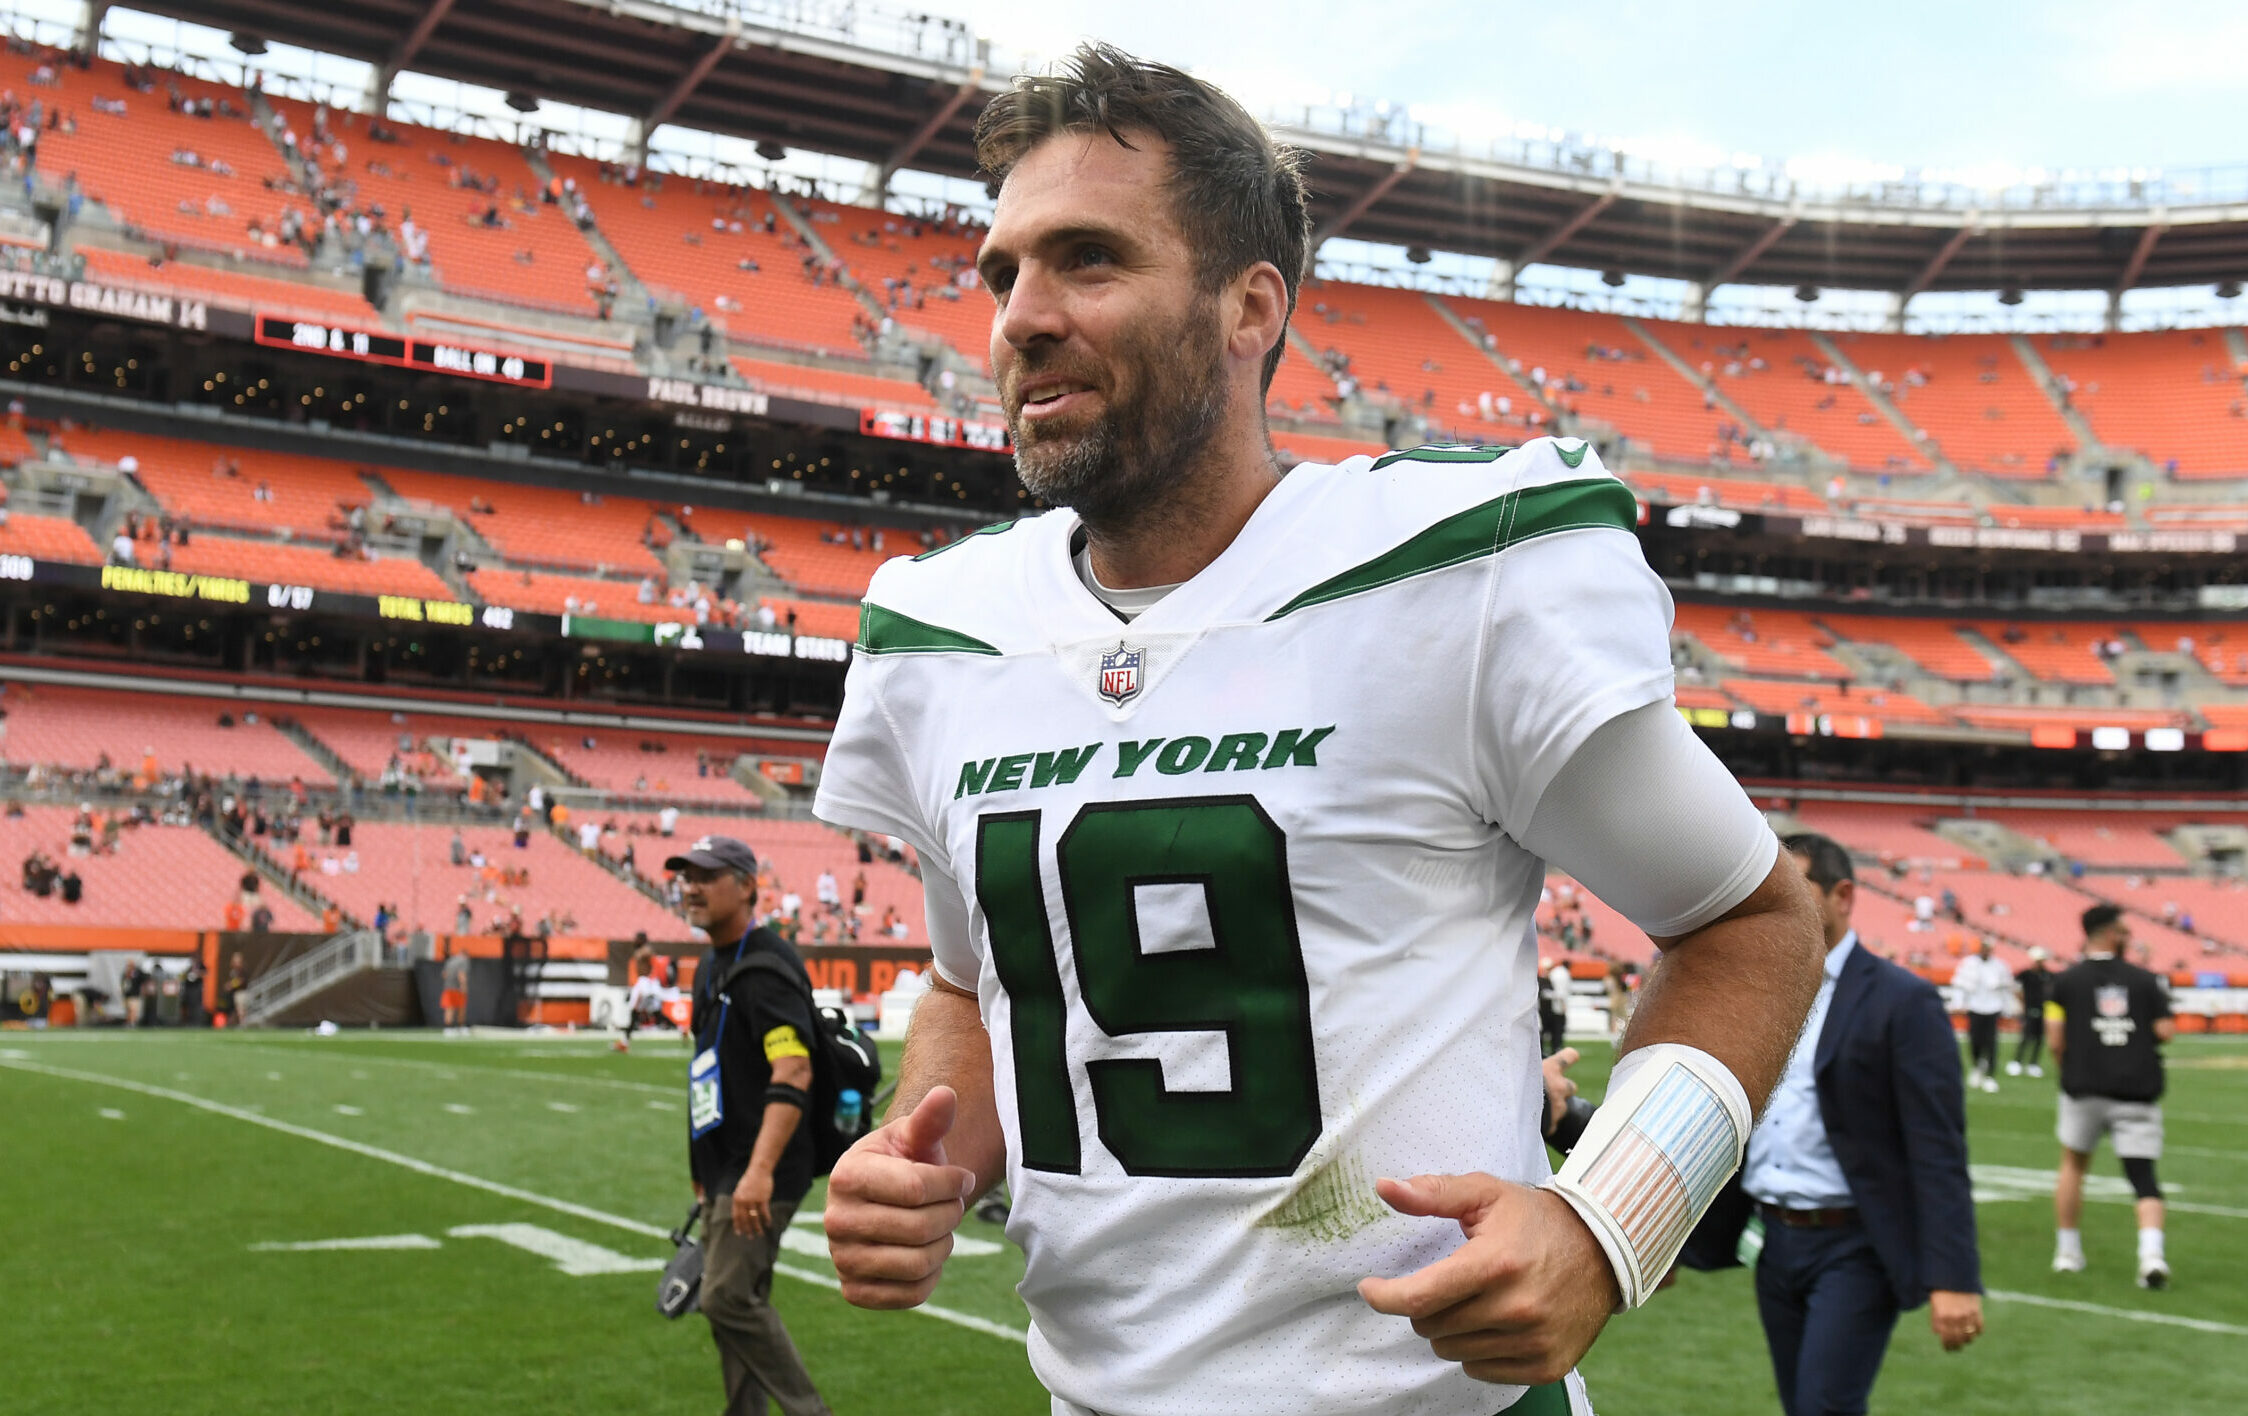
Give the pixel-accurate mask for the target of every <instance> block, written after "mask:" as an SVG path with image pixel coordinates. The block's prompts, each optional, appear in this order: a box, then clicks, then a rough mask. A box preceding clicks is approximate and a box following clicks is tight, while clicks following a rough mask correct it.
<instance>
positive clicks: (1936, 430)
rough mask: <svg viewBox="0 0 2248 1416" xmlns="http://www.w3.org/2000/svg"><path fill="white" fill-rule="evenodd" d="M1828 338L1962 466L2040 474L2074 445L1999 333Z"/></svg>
mask: <svg viewBox="0 0 2248 1416" xmlns="http://www.w3.org/2000/svg"><path fill="white" fill-rule="evenodd" d="M1834 342H1835V344H1836V345H1837V346H1838V347H1839V348H1840V349H1841V350H1842V352H1843V353H1844V354H1846V355H1848V356H1849V358H1850V361H1851V362H1852V363H1854V364H1856V365H1857V366H1858V369H1859V371H1860V372H1862V373H1864V374H1865V376H1866V377H1867V378H1869V379H1876V380H1878V382H1879V383H1880V384H1881V386H1882V387H1883V388H1886V389H1888V390H1889V397H1890V400H1891V401H1892V402H1893V403H1895V404H1896V405H1897V409H1898V411H1899V412H1901V413H1903V414H1904V415H1905V418H1906V420H1907V421H1909V422H1910V423H1911V424H1912V425H1913V426H1914V427H1916V428H1919V429H1921V430H1922V431H1924V432H1926V433H1928V434H1929V435H1930V436H1932V437H1933V438H1934V439H1935V440H1936V445H1937V446H1938V447H1939V448H1941V449H1942V451H1943V454H1944V456H1946V457H1948V458H1950V459H1951V461H1952V462H1953V464H1954V465H1956V466H1957V467H1958V468H1959V470H1960V471H1962V472H1968V473H1978V474H1981V475H1983V476H1986V477H2026V478H2042V477H2047V476H2050V475H2051V473H2050V471H2049V470H2048V468H2047V460H2048V459H2049V458H2051V457H2053V456H2055V455H2056V454H2058V455H2060V456H2064V457H2065V456H2067V455H2069V454H2071V453H2073V452H2075V451H2076V435H2075V434H2074V433H2072V432H2070V431H2069V426H2068V424H2067V423H2065V422H2063V421H2062V419H2061V415H2060V414H2059V413H2058V412H2056V411H2055V410H2054V408H2053V403H2052V400H2051V399H2049V398H2047V397H2046V396H2045V391H2044V390H2043V389H2041V388H2039V387H2038V386H2037V383H2036V381H2035V380H2034V379H2032V378H2031V377H2030V373H2029V370H2028V369H2027V368H2025V367H2023V365H2022V361H2021V357H2020V356H2019V355H2017V354H2016V353H2015V352H2014V346H2013V343H2012V341H2011V340H2009V339H2008V338H2007V336H2005V335H2002V334H1954V335H1941V336H1930V335H1921V334H1852V333H1843V332H1838V333H1836V334H1835V335H1834Z"/></svg>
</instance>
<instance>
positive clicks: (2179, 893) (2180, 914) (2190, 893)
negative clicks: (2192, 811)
mask: <svg viewBox="0 0 2248 1416" xmlns="http://www.w3.org/2000/svg"><path fill="white" fill-rule="evenodd" d="M2077 884H2078V885H2079V886H2081V887H2082V888H2084V889H2086V890H2089V891H2091V892H2092V893H2093V894H2095V895H2098V896H2099V897H2100V898H2101V899H2103V900H2113V901H2114V902H2115V903H2116V904H2119V905H2121V906H2123V907H2124V908H2125V909H2128V910H2134V911H2136V912H2138V913H2139V914H2142V915H2145V916H2146V917H2147V918H2149V919H2156V920H2164V921H2166V922H2171V923H2172V927H2174V928H2175V929H2176V930H2177V931H2178V932H2179V933H2180V934H2188V935H2192V936H2194V937H2196V938H2201V939H2214V940H2216V941H2218V942H2219V943H2221V944H2225V945H2229V946H2230V947H2232V948H2234V949H2248V881H2243V880H2241V879H2239V878H2237V877H2235V878H2233V879H2230V880H2203V879H2199V878H2197V877H2194V876H2188V875H2120V876H2119V875H2090V874H2087V875H2086V876H2084V878H2083V879H2081V880H2079V881H2078V882H2077ZM2172 907H2175V908H2176V911H2177V912H2176V914H2175V915H2174V916H2173V915H2172V913H2171V909H2172ZM2189 921H2190V922H2191V925H2192V927H2191V928H2188V927H2187V925H2188V922H2189ZM2130 924H2131V928H2132V930H2133V932H2134V933H2136V932H2137V930H2138V928H2139V925H2140V921H2138V920H2132V921H2130Z"/></svg>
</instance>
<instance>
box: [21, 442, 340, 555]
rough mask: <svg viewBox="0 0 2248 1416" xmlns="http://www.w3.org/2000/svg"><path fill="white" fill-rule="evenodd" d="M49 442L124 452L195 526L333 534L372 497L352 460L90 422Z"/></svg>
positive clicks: (114, 457)
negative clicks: (95, 425) (114, 428)
mask: <svg viewBox="0 0 2248 1416" xmlns="http://www.w3.org/2000/svg"><path fill="white" fill-rule="evenodd" d="M55 447H61V448H63V449H65V450H66V451H67V452H68V453H69V455H70V456H71V457H73V458H78V459H83V460H91V461H95V462H106V463H111V464H117V463H120V462H122V461H123V460H124V459H125V458H128V457H129V458H132V459H133V460H134V462H135V463H137V470H136V471H135V472H134V474H133V475H134V476H135V477H136V478H137V479H138V480H139V482H140V484H141V485H142V486H143V487H146V488H147V489H148V492H149V494H150V495H151V496H153V497H155V498H156V500H157V501H159V502H161V503H162V504H163V505H164V507H165V508H166V509H167V510H169V511H171V512H173V513H175V514H178V515H184V516H186V517H188V518H189V519H190V520H191V521H192V522H193V523H194V524H195V525H197V526H221V527H226V528H229V529H232V530H240V531H255V532H262V533H266V534H272V533H275V532H280V533H283V534H287V535H292V536H298V537H312V538H321V539H334V538H335V537H337V536H339V535H341V534H342V531H343V526H344V511H345V509H346V508H348V507H353V506H367V505H369V504H370V503H372V502H373V501H374V491H373V489H371V488H370V487H368V485H367V484H366V482H365V481H364V480H363V479H362V478H361V477H360V475H359V470H358V469H357V468H356V467H355V466H353V465H352V464H351V463H348V462H337V461H333V460H331V459H327V458H319V457H299V456H297V455H295V454H293V453H285V452H264V451H260V450H258V449H255V448H239V447H231V446H226V445H222V444H219V443H207V442H194V441H190V440H189V439H186V438H167V437H158V436H155V435H153V434H148V433H128V432H116V431H109V430H104V429H96V428H74V429H72V430H70V431H69V432H66V433H58V434H56V435H55V437H54V438H53V439H52V440H51V442H50V454H51V452H52V450H53V448H55ZM261 495H262V499H261Z"/></svg>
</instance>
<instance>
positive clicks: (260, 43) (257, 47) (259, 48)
mask: <svg viewBox="0 0 2248 1416" xmlns="http://www.w3.org/2000/svg"><path fill="white" fill-rule="evenodd" d="M226 43H227V47H228V48H230V49H232V50H233V51H234V52H235V53H237V54H263V53H265V39H264V37H263V36H261V35H255V34H250V33H248V32H247V31H244V30H236V31H235V32H234V33H233V34H230V35H228V36H227V37H226Z"/></svg>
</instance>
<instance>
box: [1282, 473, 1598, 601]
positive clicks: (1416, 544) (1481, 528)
mask: <svg viewBox="0 0 2248 1416" xmlns="http://www.w3.org/2000/svg"><path fill="white" fill-rule="evenodd" d="M1638 523H1639V501H1638V498H1636V497H1634V496H1633V495H1632V494H1631V492H1630V490H1629V489H1628V488H1626V487H1625V486H1624V484H1623V483H1621V482H1619V481H1617V480H1615V479H1614V478H1612V477H1591V478H1586V479H1585V480H1583V481H1579V482H1555V483H1553V484H1552V485H1550V486H1544V487H1530V488H1527V489H1525V490H1521V491H1513V492H1508V493H1507V494H1506V495H1505V496H1503V497H1495V498H1493V499H1492V500H1490V501H1487V502H1485V503H1483V504H1482V505H1481V506H1471V507H1469V508H1468V509H1467V510H1466V511H1462V512H1458V513H1455V514H1454V515H1451V516H1447V517H1445V518H1444V519H1443V520H1442V521H1439V522H1437V523H1436V524H1435V525H1434V526H1431V527H1429V528H1428V529H1427V530H1425V531H1423V532H1421V533H1420V534H1419V535H1417V536H1415V537H1413V538H1412V539H1411V540H1409V541H1407V542H1405V543H1404V544H1403V545H1400V546H1398V547H1396V548H1395V549H1393V550H1388V551H1384V552H1383V553H1382V554H1380V555H1378V556H1376V557H1374V558H1373V559H1372V560H1370V561H1366V562H1365V563H1363V564H1360V565H1355V566H1352V567H1351V568H1350V569H1349V570H1346V571H1344V572H1343V573H1342V574H1340V575H1337V576H1333V577H1331V578H1330V579H1327V580H1323V581H1321V582H1320V583H1319V584H1317V585H1314V586H1312V587H1311V588H1310V589H1309V590H1306V591H1304V592H1303V593H1302V594H1301V595H1298V596H1297V597H1296V598H1295V599H1293V600H1290V601H1289V602H1288V603H1287V604H1285V605H1282V606H1281V607H1280V608H1279V609H1277V610H1274V611H1273V612H1272V614H1271V615H1269V616H1268V617H1267V620H1266V622H1267V623H1270V622H1271V621H1272V620H1276V619H1279V618H1280V617H1281V616H1282V615H1288V614H1294V613H1295V612H1296V611H1297V610H1300V609H1303V608H1305V607H1306V606H1309V605H1323V604H1326V603H1327V602H1328V601H1329V600H1340V599H1344V598H1346V597H1348V596H1351V595H1357V594H1362V593H1364V592H1365V591H1368V590H1378V589H1380V588H1381V587H1382V586H1384V585H1394V584H1396V583H1397V582H1398V581H1400V580H1408V579H1411V578H1412V577H1413V576H1416V575H1425V574H1427V573H1428V572H1430V571H1432V570H1442V569H1444V568H1445V567H1446V566H1453V565H1461V564H1464V563H1465V562H1468V561H1471V560H1480V559H1481V558H1483V557H1485V556H1495V555H1497V554H1498V553H1499V552H1501V551H1503V550H1505V549H1507V548H1508V547H1509V546H1518V545H1520V544H1522V543H1523V542H1524V541H1529V540H1534V539H1535V538H1537V537H1539V536H1550V535H1552V534H1553V533H1555V532H1557V531H1576V530H1581V529H1584V528H1588V527H1597V526H1608V527H1613V528H1615V529H1616V530H1618V531H1630V530H1631V529H1632V528H1633V527H1634V526H1636V525H1638Z"/></svg>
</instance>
